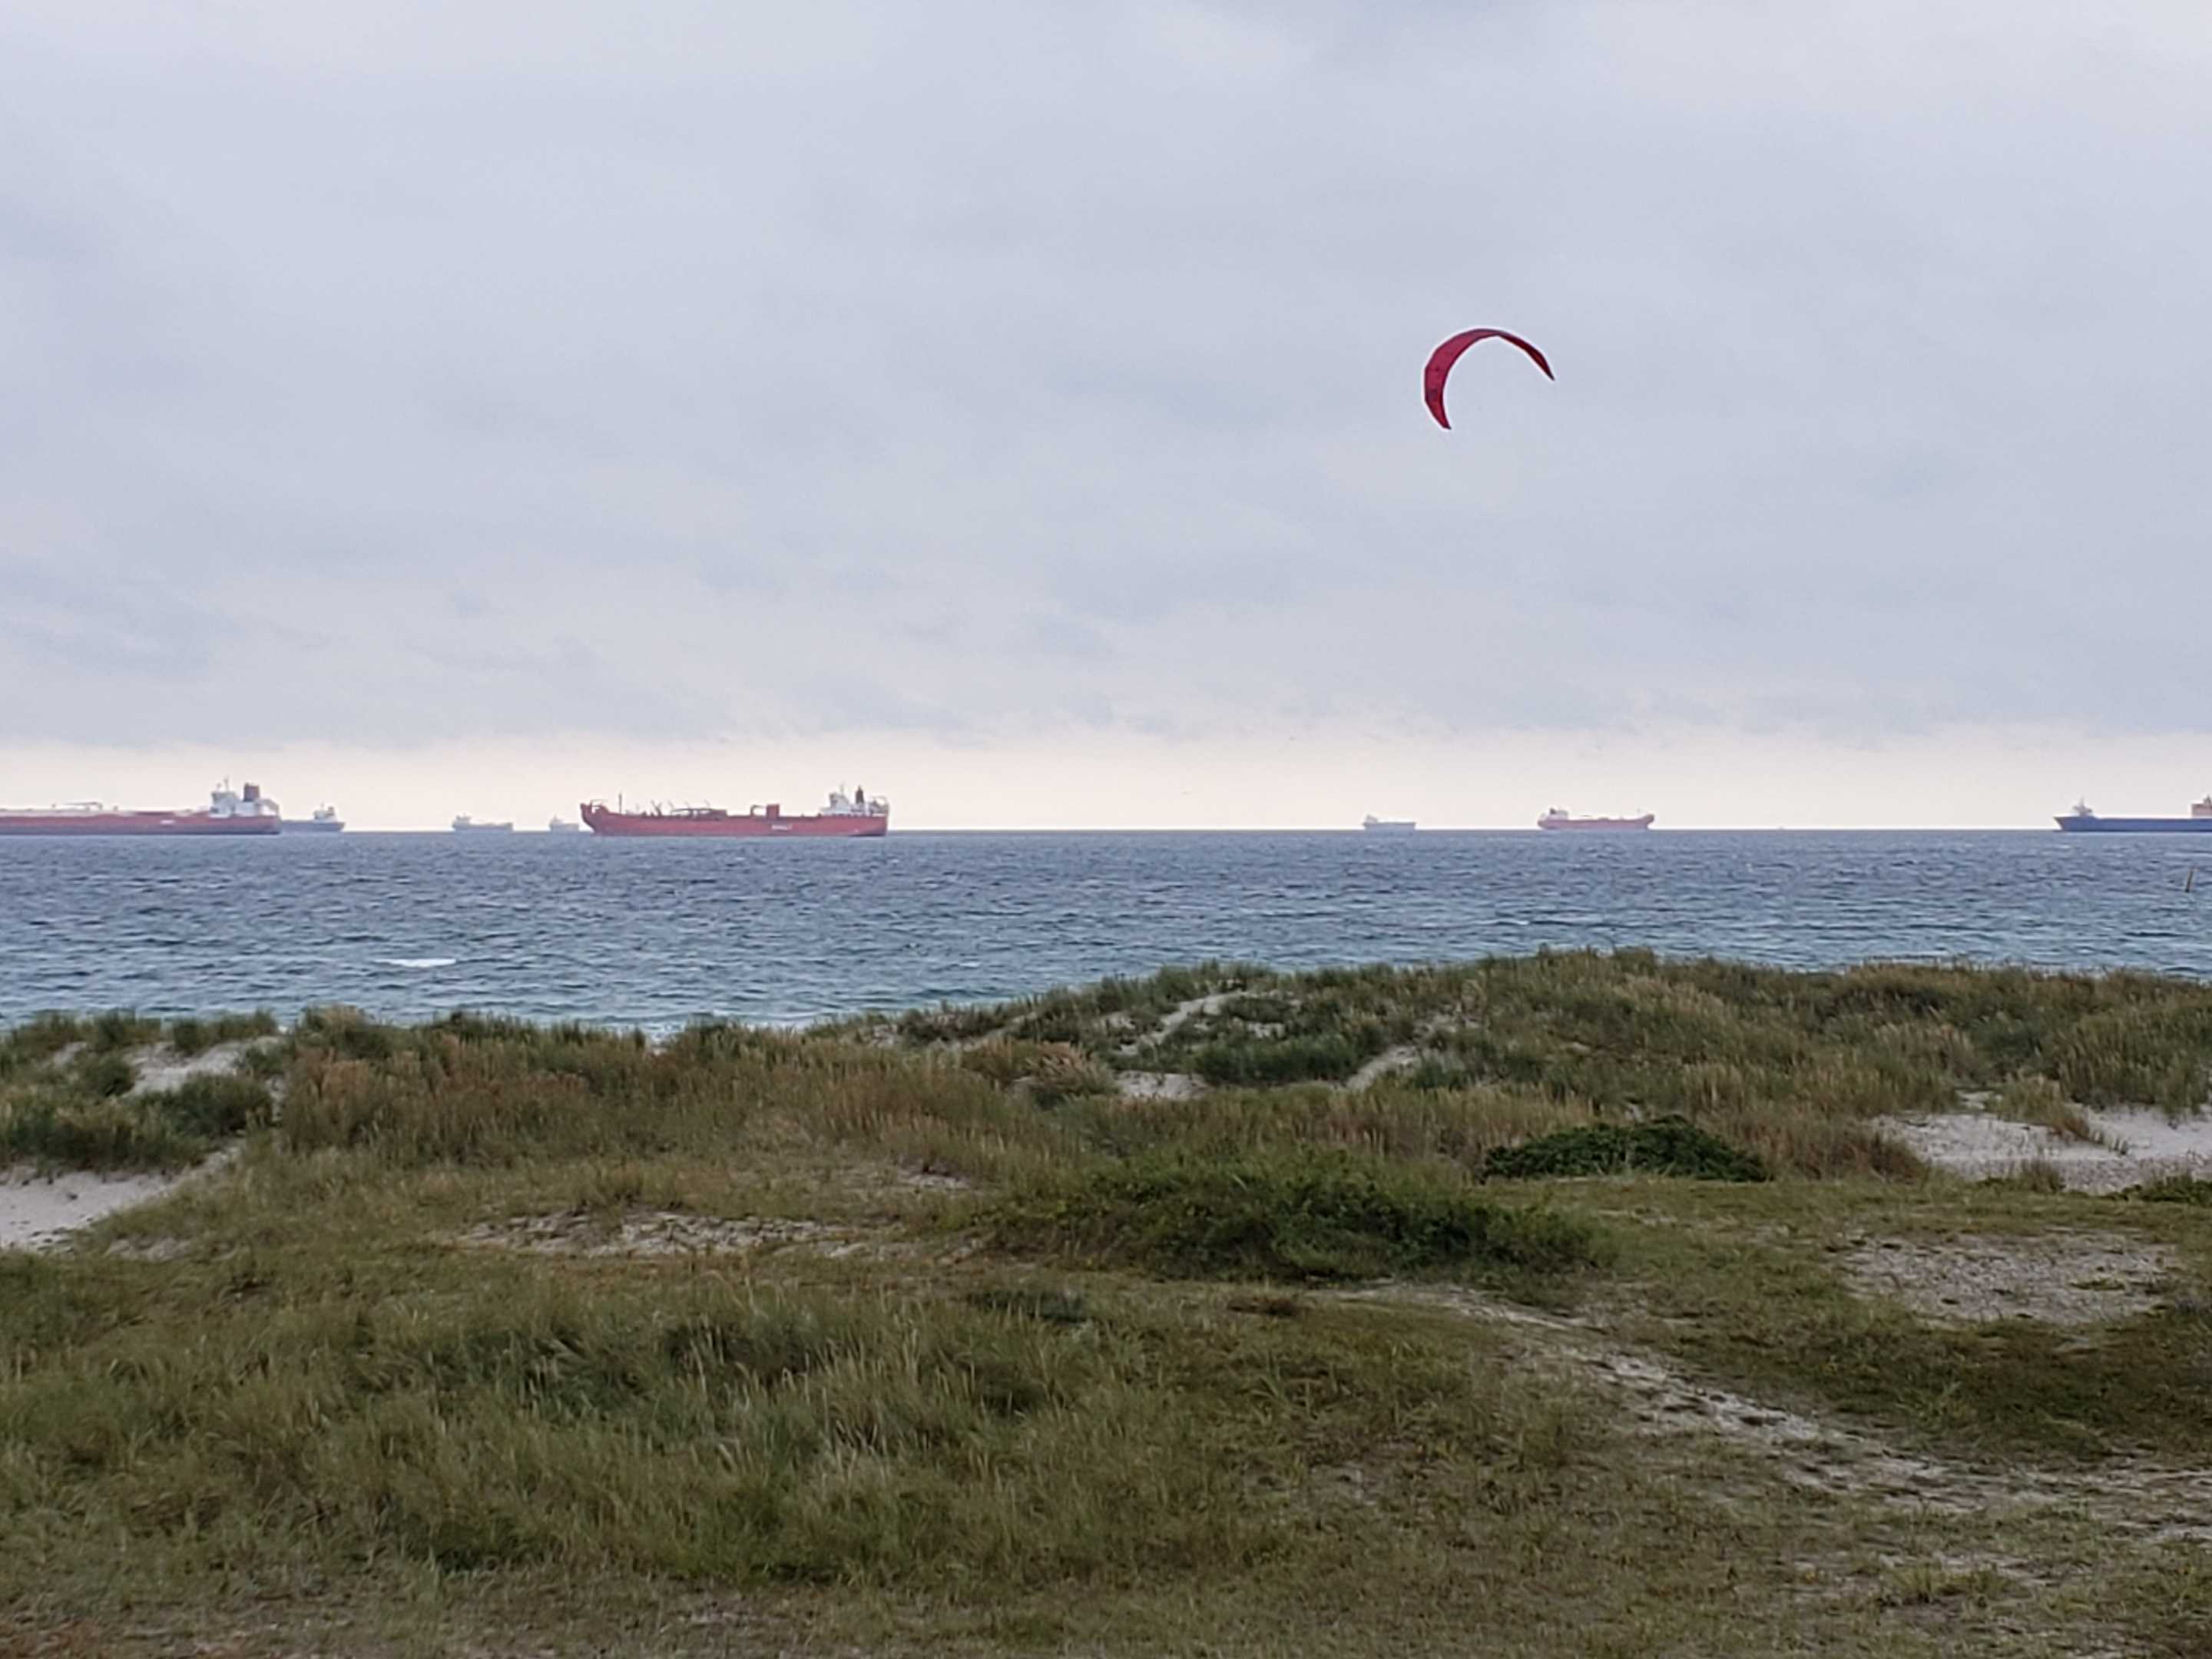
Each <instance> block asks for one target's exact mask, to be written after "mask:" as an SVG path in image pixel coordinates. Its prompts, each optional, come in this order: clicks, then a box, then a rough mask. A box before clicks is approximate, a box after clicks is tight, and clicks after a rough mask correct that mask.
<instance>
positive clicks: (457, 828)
mask: <svg viewBox="0 0 2212 1659" xmlns="http://www.w3.org/2000/svg"><path fill="white" fill-rule="evenodd" d="M453 829H454V833H456V834H457V835H464V836H481V835H506V834H509V833H511V832H512V831H513V829H514V824H513V822H512V821H511V820H507V821H502V822H501V823H477V821H476V820H475V819H474V818H472V817H470V816H469V815H468V814H467V813H466V812H464V813H462V814H461V815H460V817H457V818H455V819H454V820H453Z"/></svg>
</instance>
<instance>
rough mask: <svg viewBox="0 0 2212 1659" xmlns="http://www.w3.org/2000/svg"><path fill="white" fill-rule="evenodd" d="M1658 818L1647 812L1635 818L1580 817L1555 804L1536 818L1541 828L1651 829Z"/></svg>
mask: <svg viewBox="0 0 2212 1659" xmlns="http://www.w3.org/2000/svg"><path fill="white" fill-rule="evenodd" d="M1656 822H1658V820H1657V819H1656V817H1654V816H1653V815H1652V814H1650V813H1649V812H1646V813H1644V815H1643V817H1634V818H1578V817H1574V816H1573V815H1572V814H1571V813H1567V812H1562V811H1560V810H1559V808H1558V807H1556V806H1554V807H1553V808H1551V809H1550V810H1549V811H1547V812H1546V813H1545V814H1544V816H1543V817H1541V818H1538V819H1537V820H1536V827H1537V828H1538V829H1650V827H1651V826H1652V825H1653V824H1654V823H1656Z"/></svg>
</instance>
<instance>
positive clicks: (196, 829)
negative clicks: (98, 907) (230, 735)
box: [0, 783, 284, 836]
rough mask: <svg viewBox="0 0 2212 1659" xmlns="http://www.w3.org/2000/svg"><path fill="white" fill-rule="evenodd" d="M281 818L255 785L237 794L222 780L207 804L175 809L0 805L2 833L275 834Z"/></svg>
mask: <svg viewBox="0 0 2212 1659" xmlns="http://www.w3.org/2000/svg"><path fill="white" fill-rule="evenodd" d="M283 821H284V820H283V812H282V811H279V810H278V808H277V805H276V802H275V801H273V800H270V799H266V798H265V797H264V795H263V794H262V793H261V786H260V785H259V784H257V783H249V784H247V785H246V786H245V792H244V793H242V794H241V793H236V792H234V790H232V788H231V787H230V786H229V785H228V783H226V784H224V785H223V786H222V787H221V788H218V789H212V790H210V791H209V792H208V804H207V805H205V806H198V807H192V808H190V809H187V810H183V811H174V812H158V811H155V812H147V811H133V810H131V809H129V808H125V807H121V806H102V805H100V804H99V803H98V802H96V801H80V802H77V803H76V804H74V805H67V806H21V807H0V836H273V835H275V834H276V832H277V830H278V829H280V828H282V827H283Z"/></svg>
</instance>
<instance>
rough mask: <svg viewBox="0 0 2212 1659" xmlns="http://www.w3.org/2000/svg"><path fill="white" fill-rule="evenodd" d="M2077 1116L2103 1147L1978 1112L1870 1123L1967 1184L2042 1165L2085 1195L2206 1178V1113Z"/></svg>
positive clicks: (2209, 1142)
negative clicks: (2183, 1178)
mask: <svg viewBox="0 0 2212 1659" xmlns="http://www.w3.org/2000/svg"><path fill="white" fill-rule="evenodd" d="M2082 1115H2083V1116H2084V1117H2086V1118H2087V1120H2088V1121H2089V1126H2090V1127H2091V1128H2092V1129H2093V1130H2094V1131H2095V1132H2096V1133H2097V1134H2098V1135H2099V1136H2100V1138H2101V1139H2102V1140H2104V1141H2105V1142H2106V1143H2107V1144H2106V1145H2102V1146H2099V1145H2096V1144H2094V1143H2092V1142H2087V1141H2081V1140H2075V1139H2071V1138H2070V1137H2069V1136H2066V1135H2062V1134H2060V1133H2057V1131H2056V1130H2054V1129H2045V1128H2043V1127H2039V1126H2038V1125H2036V1124H2033V1123H2015V1122H2014V1121H2012V1120H2011V1119H2009V1118H2002V1117H1998V1116H1996V1115H1994V1114H1993V1113H1990V1112H1985V1111H1964V1112H1945V1113H1940V1114H1938V1115H1934V1116H1930V1117H1905V1118H1898V1117H1885V1118H1878V1119H1876V1120H1875V1122H1876V1125H1877V1126H1878V1127H1881V1129H1883V1130H1885V1131H1886V1132H1887V1133H1889V1134H1891V1135H1893V1136H1894V1137H1896V1138H1897V1139H1899V1140H1901V1141H1903V1142H1904V1143H1905V1145H1906V1146H1910V1147H1911V1149H1912V1150H1913V1151H1914V1152H1917V1153H1918V1154H1919V1155H1920V1156H1921V1157H1922V1158H1924V1159H1926V1160H1927V1161H1928V1163H1929V1164H1932V1165H1934V1166H1935V1167H1936V1169H1939V1170H1947V1171H1948V1172H1949V1173H1951V1174H1953V1175H1959V1176H1966V1177H1967V1178H1968V1179H1969V1180H1975V1181H1986V1180H1989V1179H1991V1178H1993V1177H2001V1176H2015V1175H2018V1174H2019V1173H2020V1172H2021V1170H2024V1169H2026V1168H2027V1166H2028V1165H2030V1164H2049V1165H2050V1166H2051V1168H2052V1169H2053V1170H2057V1173H2058V1178H2059V1180H2060V1181H2062V1182H2064V1183H2065V1185H2066V1186H2067V1187H2069V1188H2071V1189H2072V1190H2074V1191H2075V1192H2084V1193H2112V1192H2118V1191H2121V1190H2123V1189H2124V1188H2129V1187H2140V1186H2142V1185H2144V1184H2145V1183H2147V1182H2154V1181H2163V1180H2166V1179H2167V1178H2168V1177H2169V1176H2204V1177H2212V1115H2206V1114H2203V1113H2198V1114H2197V1115H2193V1116H2190V1117H2185V1118H2182V1119H2180V1120H2179V1121H2171V1120H2169V1119H2168V1118H2167V1117H2166V1115H2165V1114H2164V1113H2163V1112H2154V1111H2099V1110H2094V1109H2084V1110H2083V1113H2082Z"/></svg>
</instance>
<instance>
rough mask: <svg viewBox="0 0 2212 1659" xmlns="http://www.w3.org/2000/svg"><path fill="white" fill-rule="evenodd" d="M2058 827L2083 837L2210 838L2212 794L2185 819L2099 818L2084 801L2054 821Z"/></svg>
mask: <svg viewBox="0 0 2212 1659" xmlns="http://www.w3.org/2000/svg"><path fill="white" fill-rule="evenodd" d="M2058 827H2059V828H2060V829H2071V830H2074V831H2075V832H2076V833H2079V834H2085V835H2106V836H2157V835H2171V834H2173V833H2175V832H2176V831H2179V833H2181V834H2183V835H2189V834H2191V833H2195V834H2197V835H2212V795H2207V796H2205V798H2204V799H2203V800H2200V801H2198V802H2197V804H2196V805H2193V806H2191V808H2190V809H2189V816H2188V817H2185V818H2100V817H2098V816H2097V815H2096V814H2095V813H2094V812H2093V811H2090V810H2089V804H2088V802H2087V801H2076V802H2075V804H2074V810H2073V811H2071V812H2069V813H2067V814H2066V815H2065V816H2064V817H2062V818H2060V819H2059V820H2058Z"/></svg>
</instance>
